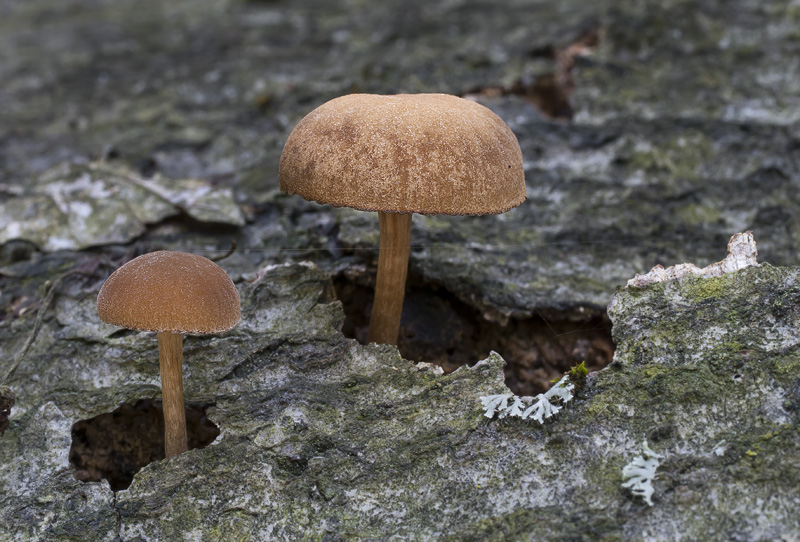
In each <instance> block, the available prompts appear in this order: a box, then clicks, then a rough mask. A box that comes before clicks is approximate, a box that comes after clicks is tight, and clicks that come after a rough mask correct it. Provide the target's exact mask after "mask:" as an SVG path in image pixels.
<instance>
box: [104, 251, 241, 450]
mask: <svg viewBox="0 0 800 542" xmlns="http://www.w3.org/2000/svg"><path fill="white" fill-rule="evenodd" d="M97 312H98V314H99V315H100V319H101V320H103V321H105V322H108V323H109V324H114V325H117V326H121V327H125V328H128V329H138V330H142V331H155V332H157V333H158V350H159V361H160V366H161V395H162V401H163V407H164V448H165V454H166V457H172V456H174V455H178V454H180V453H183V452H185V451H186V450H187V449H188V441H187V436H186V411H185V406H184V403H183V377H182V369H183V334H193V335H204V334H208V333H223V332H225V331H228V330H229V329H231V328H232V327H233V326H235V325H236V323H237V322H238V321H239V317H240V308H239V292H238V291H237V290H236V286H234V285H233V281H231V279H230V277H229V276H228V275H227V274H226V273H225V271H223V269H222V268H221V267H219V266H218V265H217V264H215V263H214V262H212V261H211V260H208V259H206V258H203V257H202V256H197V255H195V254H188V253H185V252H169V251H158V252H151V253H149V254H145V255H143V256H139V257H138V258H134V259H133V260H131V261H129V262H128V263H126V264H125V265H123V266H122V267H120V268H119V269H117V270H116V271H114V273H112V274H111V276H110V277H108V279H107V280H106V282H105V283H104V284H103V287H102V288H101V289H100V293H99V294H98V295H97Z"/></svg>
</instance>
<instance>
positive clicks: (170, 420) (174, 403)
mask: <svg viewBox="0 0 800 542" xmlns="http://www.w3.org/2000/svg"><path fill="white" fill-rule="evenodd" d="M158 352H159V361H160V363H161V397H162V403H163V405H164V452H165V455H166V457H168V458H169V457H172V456H174V455H178V454H182V453H183V452H185V451H186V450H188V449H189V444H188V439H187V438H186V407H185V406H184V404H183V335H180V334H177V333H159V334H158Z"/></svg>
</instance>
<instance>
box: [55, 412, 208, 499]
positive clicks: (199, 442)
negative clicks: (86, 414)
mask: <svg viewBox="0 0 800 542" xmlns="http://www.w3.org/2000/svg"><path fill="white" fill-rule="evenodd" d="M208 406H209V405H203V406H197V405H187V407H186V429H187V433H188V437H189V449H190V450H193V449H195V448H204V447H206V446H208V445H209V444H211V443H212V442H214V439H216V438H217V436H219V428H218V427H217V426H216V425H215V424H214V422H212V421H211V420H209V419H208V417H207V416H206V409H207V408H208ZM161 459H164V413H163V411H162V409H161V401H155V400H153V399H139V400H138V401H136V403H134V404H130V403H124V404H122V405H121V406H120V407H119V408H117V409H116V410H114V411H113V412H107V413H105V414H100V415H99V416H95V417H94V418H90V419H88V420H81V421H79V422H77V423H75V424H74V425H73V426H72V446H70V449H69V464H70V466H71V467H72V468H74V469H75V478H77V479H78V480H80V481H82V482H99V481H100V480H102V479H104V478H105V479H106V480H108V483H109V485H110V486H111V489H112V490H114V491H120V490H123V489H128V487H129V486H130V485H131V482H132V481H133V475H134V474H136V473H137V472H139V470H140V469H141V468H142V467H144V466H145V465H148V464H150V463H152V462H153V461H159V460H161Z"/></svg>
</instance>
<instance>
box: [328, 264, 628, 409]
mask: <svg viewBox="0 0 800 542" xmlns="http://www.w3.org/2000/svg"><path fill="white" fill-rule="evenodd" d="M360 279H363V282H362V281H361V280H360ZM334 287H335V288H336V296H337V298H338V299H339V300H341V302H342V305H343V306H344V311H345V321H344V325H343V327H342V333H344V334H345V336H347V337H349V338H352V339H356V340H358V341H359V342H361V343H366V342H367V328H368V325H369V307H370V304H371V303H372V296H373V289H372V288H371V287H370V285H369V277H368V276H367V275H365V276H362V277H356V276H345V275H344V274H342V275H339V276H337V277H335V278H334ZM539 312H540V313H541V314H538V313H537V314H536V315H535V316H534V317H531V318H510V319H509V321H508V322H507V323H506V324H505V325H502V324H499V323H497V322H493V321H490V320H487V319H486V318H484V316H483V314H482V313H481V311H479V310H478V309H476V308H474V307H472V306H470V305H468V304H466V303H464V302H463V301H461V300H460V299H459V298H457V297H456V296H455V295H453V294H452V293H450V292H448V291H447V290H445V289H444V288H440V287H437V286H436V285H433V284H429V283H426V282H425V281H424V280H423V278H422V277H421V276H420V275H418V274H415V273H413V272H412V273H410V274H409V277H408V288H407V291H406V296H405V303H404V305H403V318H402V323H401V325H400V333H399V337H398V345H397V346H398V349H399V350H400V353H401V354H402V356H403V357H404V358H406V359H409V360H414V361H425V362H429V363H435V364H437V365H439V366H441V367H442V368H443V369H444V371H445V372H446V373H450V372H452V371H454V370H456V369H457V368H458V367H460V366H462V365H467V364H473V363H475V362H477V361H478V360H481V359H484V358H486V356H488V355H489V353H490V352H491V351H492V350H494V351H496V352H498V353H499V354H500V355H501V356H503V358H504V359H505V360H506V367H505V376H506V384H507V385H508V387H509V388H510V389H511V390H512V391H513V392H514V393H516V394H517V395H521V396H523V395H536V394H538V393H542V392H544V391H546V390H548V389H549V388H550V386H551V383H550V381H551V380H552V379H553V378H556V377H559V376H561V374H562V373H563V372H565V371H567V370H569V368H570V367H573V366H575V365H577V364H579V363H580V362H581V361H585V362H586V367H587V368H588V369H589V370H590V371H596V370H599V369H602V368H603V367H605V366H606V365H608V364H609V363H610V362H611V360H612V358H613V356H614V350H615V348H616V347H615V345H614V341H613V340H612V338H611V322H610V321H609V319H608V316H607V315H606V313H605V312H604V311H600V310H597V309H591V308H586V310H585V311H583V312H585V314H586V315H585V317H583V318H580V319H579V318H577V316H576V314H575V311H572V312H571V313H561V312H558V311H554V310H548V311H544V310H542V311H539Z"/></svg>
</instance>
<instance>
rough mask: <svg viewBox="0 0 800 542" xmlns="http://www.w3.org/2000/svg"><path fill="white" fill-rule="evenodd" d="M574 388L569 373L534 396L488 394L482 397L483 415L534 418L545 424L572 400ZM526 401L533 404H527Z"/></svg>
mask: <svg viewBox="0 0 800 542" xmlns="http://www.w3.org/2000/svg"><path fill="white" fill-rule="evenodd" d="M573 389H575V385H574V384H572V383H571V382H569V375H567V376H564V377H563V378H562V379H561V380H559V381H558V382H557V383H556V384H555V385H554V386H553V387H552V388H550V389H549V390H547V391H546V392H545V393H540V394H539V395H537V396H536V397H533V398H529V397H517V396H516V395H514V394H513V393H505V394H500V395H486V396H484V397H480V400H481V404H482V405H483V409H484V414H483V415H484V416H486V417H487V418H494V416H495V415H497V417H498V418H500V419H502V418H505V417H508V416H511V417H517V418H522V419H523V420H526V419H528V418H533V419H534V420H536V421H537V422H539V423H541V424H543V423H544V420H545V419H547V418H550V417H552V416H553V415H555V414H557V413H558V412H559V411H560V410H561V409H562V408H563V406H564V403H566V402H568V401H570V400H572V397H573V394H572V390H573ZM526 401H528V402H530V403H531V404H530V405H529V404H527V403H526ZM553 401H556V402H555V403H554V402H553ZM509 402H510V404H509Z"/></svg>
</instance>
